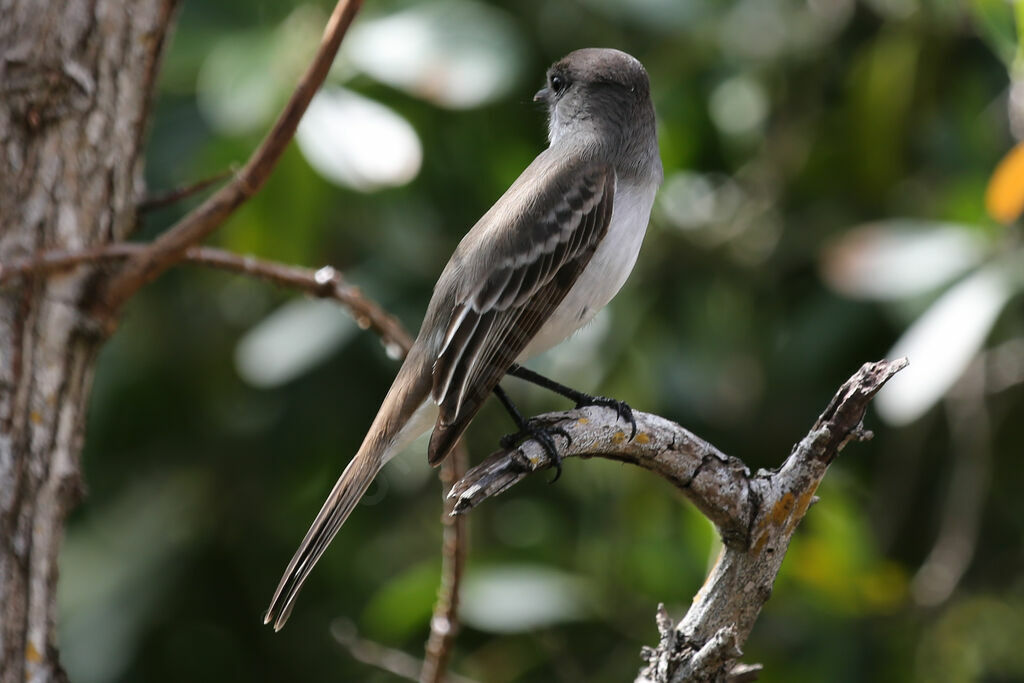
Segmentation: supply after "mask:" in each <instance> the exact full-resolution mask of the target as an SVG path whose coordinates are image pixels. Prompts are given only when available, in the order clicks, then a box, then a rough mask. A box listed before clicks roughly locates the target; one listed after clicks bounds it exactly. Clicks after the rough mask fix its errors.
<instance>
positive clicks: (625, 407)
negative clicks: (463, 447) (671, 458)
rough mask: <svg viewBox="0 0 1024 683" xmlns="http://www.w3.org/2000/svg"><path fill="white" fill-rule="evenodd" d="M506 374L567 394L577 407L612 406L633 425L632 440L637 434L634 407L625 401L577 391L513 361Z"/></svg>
mask: <svg viewBox="0 0 1024 683" xmlns="http://www.w3.org/2000/svg"><path fill="white" fill-rule="evenodd" d="M506 374H509V375H512V376H513V377H518V378H519V379H522V380H526V381H527V382H530V383H531V384H536V385H537V386H539V387H544V388H545V389H547V390H548V391H553V392H555V393H556V394H559V395H560V396H565V397H566V398H567V399H569V400H570V401H575V402H576V407H577V408H583V407H584V406H604V407H605V408H611V409H612V410H614V411H615V415H616V416H617V417H619V418H622V420H623V421H624V422H628V423H629V425H630V427H632V433H631V434H630V435H629V439H630V441H632V440H633V437H634V436H636V418H634V417H633V409H632V408H630V407H629V404H627V403H626V402H625V401H619V400H617V399H614V398H606V397H604V396H591V395H590V394H584V393H583V392H582V391H576V390H575V389H573V388H571V387H567V386H565V385H564V384H559V383H558V382H556V381H555V380H553V379H549V378H547V377H545V376H544V375H542V374H540V373H539V372H534V371H533V370H529V369H527V368H524V367H523V366H522V365H519V364H517V363H513V364H512V367H510V368H509V369H508V372H507V373H506Z"/></svg>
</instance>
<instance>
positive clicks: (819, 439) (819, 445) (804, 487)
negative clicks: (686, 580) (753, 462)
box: [448, 359, 907, 683]
mask: <svg viewBox="0 0 1024 683" xmlns="http://www.w3.org/2000/svg"><path fill="white" fill-rule="evenodd" d="M906 365H907V361H906V359H898V360H895V361H879V362H877V363H866V364H865V365H864V366H863V367H861V369H860V370H858V371H857V373H856V374H854V375H853V376H852V377H851V378H850V379H849V380H847V381H846V382H845V383H844V384H843V385H842V386H841V387H839V390H838V391H837V392H836V395H835V396H834V397H833V398H832V400H831V401H830V402H829V404H828V406H827V407H826V408H825V410H824V412H822V414H821V415H820V416H819V417H818V419H817V421H815V423H814V425H813V426H812V427H811V431H810V432H809V433H808V434H807V436H805V437H804V438H803V439H802V440H801V441H800V442H799V443H797V444H796V445H795V446H794V447H793V450H792V452H791V453H790V454H789V457H788V458H786V460H785V462H783V463H782V466H781V467H779V469H777V470H771V471H769V470H759V471H757V472H755V473H751V472H750V470H749V469H748V468H747V467H746V466H745V465H744V464H743V462H742V461H741V460H739V459H738V458H735V457H732V456H728V455H725V454H724V453H722V452H721V451H719V450H718V449H717V448H715V447H714V446H712V445H711V444H709V443H707V442H706V441H704V440H702V439H701V438H700V437H697V436H695V435H694V434H692V433H690V432H688V431H687V430H685V429H683V428H682V427H680V426H679V425H677V424H675V423H674V422H671V421H669V420H666V419H665V418H663V417H658V416H657V415H649V414H647V413H641V412H639V411H634V412H633V417H634V419H635V421H636V423H635V424H636V435H635V436H634V437H633V438H632V439H631V438H629V436H628V435H627V432H628V431H630V430H629V426H628V425H624V424H623V423H622V422H621V421H620V420H619V419H618V418H617V416H616V413H615V411H614V410H611V409H608V408H598V407H589V408H581V409H577V410H573V411H567V412H564V413H549V414H548V415H542V416H540V417H539V418H535V419H538V420H542V421H546V422H548V423H550V424H551V425H555V426H557V427H558V428H559V430H560V432H559V435H558V436H556V437H555V443H556V445H557V448H558V455H559V456H560V457H562V458H567V457H574V456H575V457H583V458H592V457H601V458H610V459H612V460H619V461H622V462H628V463H632V464H634V465H638V466H640V467H643V468H644V469H648V470H650V471H652V472H654V473H656V474H658V475H660V476H661V477H663V478H665V479H666V480H668V481H670V482H672V483H673V484H675V486H676V487H677V488H678V489H679V490H680V491H681V492H682V493H683V494H684V495H685V496H686V497H687V498H689V499H690V500H691V501H692V502H693V504H694V505H695V506H696V507H697V508H698V509H699V510H700V511H701V512H702V513H704V515H705V516H707V518H708V519H710V520H711V521H712V522H714V524H715V526H716V527H717V528H718V532H719V533H720V534H721V537H722V551H721V553H720V554H719V556H718V561H717V562H716V563H715V566H714V568H713V569H712V570H711V573H710V575H709V576H708V578H707V580H706V581H705V582H704V586H703V587H702V588H701V589H700V592H698V593H697V595H696V596H695V597H694V598H693V602H692V604H691V605H690V609H689V610H687V612H686V615H685V616H684V617H683V618H682V620H680V622H679V623H678V624H674V623H672V620H671V619H670V618H669V616H668V614H667V613H666V612H665V610H664V607H661V606H659V608H658V614H657V617H656V622H657V625H658V632H659V634H660V639H659V643H658V645H657V647H654V648H644V653H643V656H644V659H646V660H647V666H645V667H644V668H643V669H642V670H641V671H640V674H639V675H638V677H637V678H636V683H682V682H683V681H708V682H712V681H713V682H715V683H741V682H742V681H748V680H754V678H755V677H756V676H757V672H758V670H759V669H760V667H759V666H757V665H746V664H742V663H739V662H737V659H738V658H739V657H740V656H741V654H742V652H741V650H740V647H741V646H742V645H743V643H744V642H745V641H746V639H747V636H748V635H749V634H750V631H751V629H752V628H753V627H754V622H755V621H757V617H758V615H759V614H760V613H761V608H762V607H763V606H764V603H765V602H767V600H768V598H769V597H770V596H771V593H772V587H773V586H774V584H775V577H776V576H777V575H778V572H779V568H780V567H781V566H782V560H783V558H784V557H785V556H786V550H787V549H788V547H789V542H790V539H791V538H792V537H793V533H794V531H796V528H797V526H798V525H799V524H800V521H801V520H802V519H803V518H804V515H805V514H806V513H807V510H808V508H810V506H811V504H812V503H813V502H814V493H815V491H817V489H818V484H819V483H821V480H822V478H823V477H824V476H825V473H826V472H827V471H828V466H829V464H830V463H831V462H832V461H833V460H834V459H835V458H836V457H837V456H838V455H839V452H840V451H841V450H842V449H843V447H844V446H845V445H846V444H847V443H849V442H850V441H859V440H864V439H867V438H870V432H866V431H864V429H863V425H862V422H861V421H862V420H863V418H864V412H865V411H866V410H867V407H868V404H869V403H870V402H871V400H872V399H873V398H874V396H875V394H876V393H878V390H879V389H881V388H882V386H883V385H884V384H885V383H886V382H888V381H889V379H890V378H892V376H893V375H895V374H896V373H897V372H899V371H900V370H902V369H903V368H904V367H906ZM553 465H554V462H553V460H552V458H551V454H550V453H548V452H547V451H546V450H545V449H544V448H543V447H542V446H541V445H540V444H539V443H538V442H537V441H536V440H532V439H531V440H528V441H526V442H524V443H522V444H521V445H519V446H518V447H517V448H515V449H511V450H501V451H498V452H497V453H494V454H493V455H491V456H490V457H489V458H487V459H486V460H484V461H483V462H482V463H480V464H479V465H477V466H476V467H474V468H473V469H471V470H470V471H469V472H467V473H466V475H465V476H464V477H463V478H462V479H461V480H460V481H459V482H458V483H456V484H455V486H453V487H452V490H451V492H450V493H449V494H448V497H449V498H450V499H451V500H452V501H454V506H453V509H454V513H455V514H461V513H464V512H466V511H468V510H470V509H472V508H473V507H475V506H477V505H478V504H480V503H481V502H482V501H484V500H486V499H487V498H489V497H491V496H495V495H498V494H499V493H501V492H503V491H505V490H507V489H508V488H509V487H511V486H513V485H514V484H516V483H517V482H519V481H521V480H522V479H524V478H525V477H526V476H528V475H529V474H531V473H533V472H536V471H539V470H543V469H546V468H548V467H551V466H553Z"/></svg>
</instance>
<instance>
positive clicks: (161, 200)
mask: <svg viewBox="0 0 1024 683" xmlns="http://www.w3.org/2000/svg"><path fill="white" fill-rule="evenodd" d="M234 172H235V169H234V168H233V167H232V168H227V169H224V170H223V171H221V172H220V173H217V174H215V175H212V176H210V177H208V178H203V179H202V180H199V181H196V182H194V183H189V184H188V185H183V186H181V187H176V188H174V189H172V190H168V191H166V192H160V193H157V194H152V195H147V196H146V197H144V198H143V199H142V201H140V202H139V203H138V204H137V205H136V206H135V210H136V211H138V212H139V213H146V212H148V211H153V210H155V209H162V208H163V207H165V206H170V205H171V204H174V203H176V202H180V201H181V200H182V199H187V198H188V197H191V196H192V195H194V194H199V193H200V192H202V191H203V190H205V189H206V188H208V187H212V186H213V185H216V184H217V183H219V182H220V181H222V180H224V179H226V178H228V177H230V176H231V174H233V173H234Z"/></svg>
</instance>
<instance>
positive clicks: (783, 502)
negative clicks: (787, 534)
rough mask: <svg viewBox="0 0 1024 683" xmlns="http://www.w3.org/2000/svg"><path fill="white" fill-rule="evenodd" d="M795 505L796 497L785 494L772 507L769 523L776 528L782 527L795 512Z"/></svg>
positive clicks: (788, 493)
mask: <svg viewBox="0 0 1024 683" xmlns="http://www.w3.org/2000/svg"><path fill="white" fill-rule="evenodd" d="M795 504H796V496H794V495H793V494H792V493H790V492H788V491H787V492H786V493H784V494H783V496H782V498H779V500H778V501H776V503H775V505H773V506H772V510H771V512H769V513H768V521H769V522H771V523H772V524H773V525H774V526H777V527H780V526H782V523H783V522H785V521H786V519H788V518H789V515H790V514H791V513H792V512H793V507H794V506H795Z"/></svg>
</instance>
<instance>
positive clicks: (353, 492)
mask: <svg viewBox="0 0 1024 683" xmlns="http://www.w3.org/2000/svg"><path fill="white" fill-rule="evenodd" d="M375 455H376V457H374V456H375ZM383 465H384V462H383V460H382V458H381V457H380V454H370V453H368V454H363V453H359V454H357V455H356V457H354V458H353V459H352V462H350V463H349V464H348V467H346V468H345V471H344V472H342V473H341V477H340V478H339V479H338V482H337V483H336V484H335V485H334V489H333V490H332V491H331V495H330V496H328V497H327V500H326V502H324V506H323V507H322V508H321V509H320V513H319V514H318V515H317V516H316V519H315V520H313V525H312V526H311V527H310V528H309V531H308V532H306V537H305V538H303V539H302V544H301V545H300V546H299V549H298V550H297V551H296V552H295V556H294V557H292V561H291V562H289V563H288V568H287V569H285V571H284V576H282V577H281V582H280V583H279V584H278V585H277V590H276V591H274V597H273V599H272V600H271V601H270V608H269V609H268V610H267V613H266V615H265V616H264V617H263V623H264V624H269V623H271V622H273V624H274V630H275V631H280V630H281V627H282V626H284V623H285V622H286V621H287V620H288V617H289V615H291V613H292V608H293V607H294V606H295V598H296V597H298V594H299V590H300V589H301V588H302V584H303V583H305V581H306V578H307V577H308V576H309V573H310V572H311V571H312V570H313V566H314V565H315V564H316V562H317V560H319V559H320V556H321V555H323V554H324V551H325V550H326V549H327V545H328V544H329V543H330V542H331V539H333V538H334V536H335V534H337V533H338V530H339V529H340V528H341V525H342V524H344V523H345V520H346V519H348V516H349V514H351V512H352V510H353V509H354V508H355V506H356V503H358V502H359V499H360V498H362V497H363V494H364V493H366V489H367V488H369V486H370V482H372V481H373V478H374V477H376V476H377V472H379V471H380V468H381V467H382V466H383Z"/></svg>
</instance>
